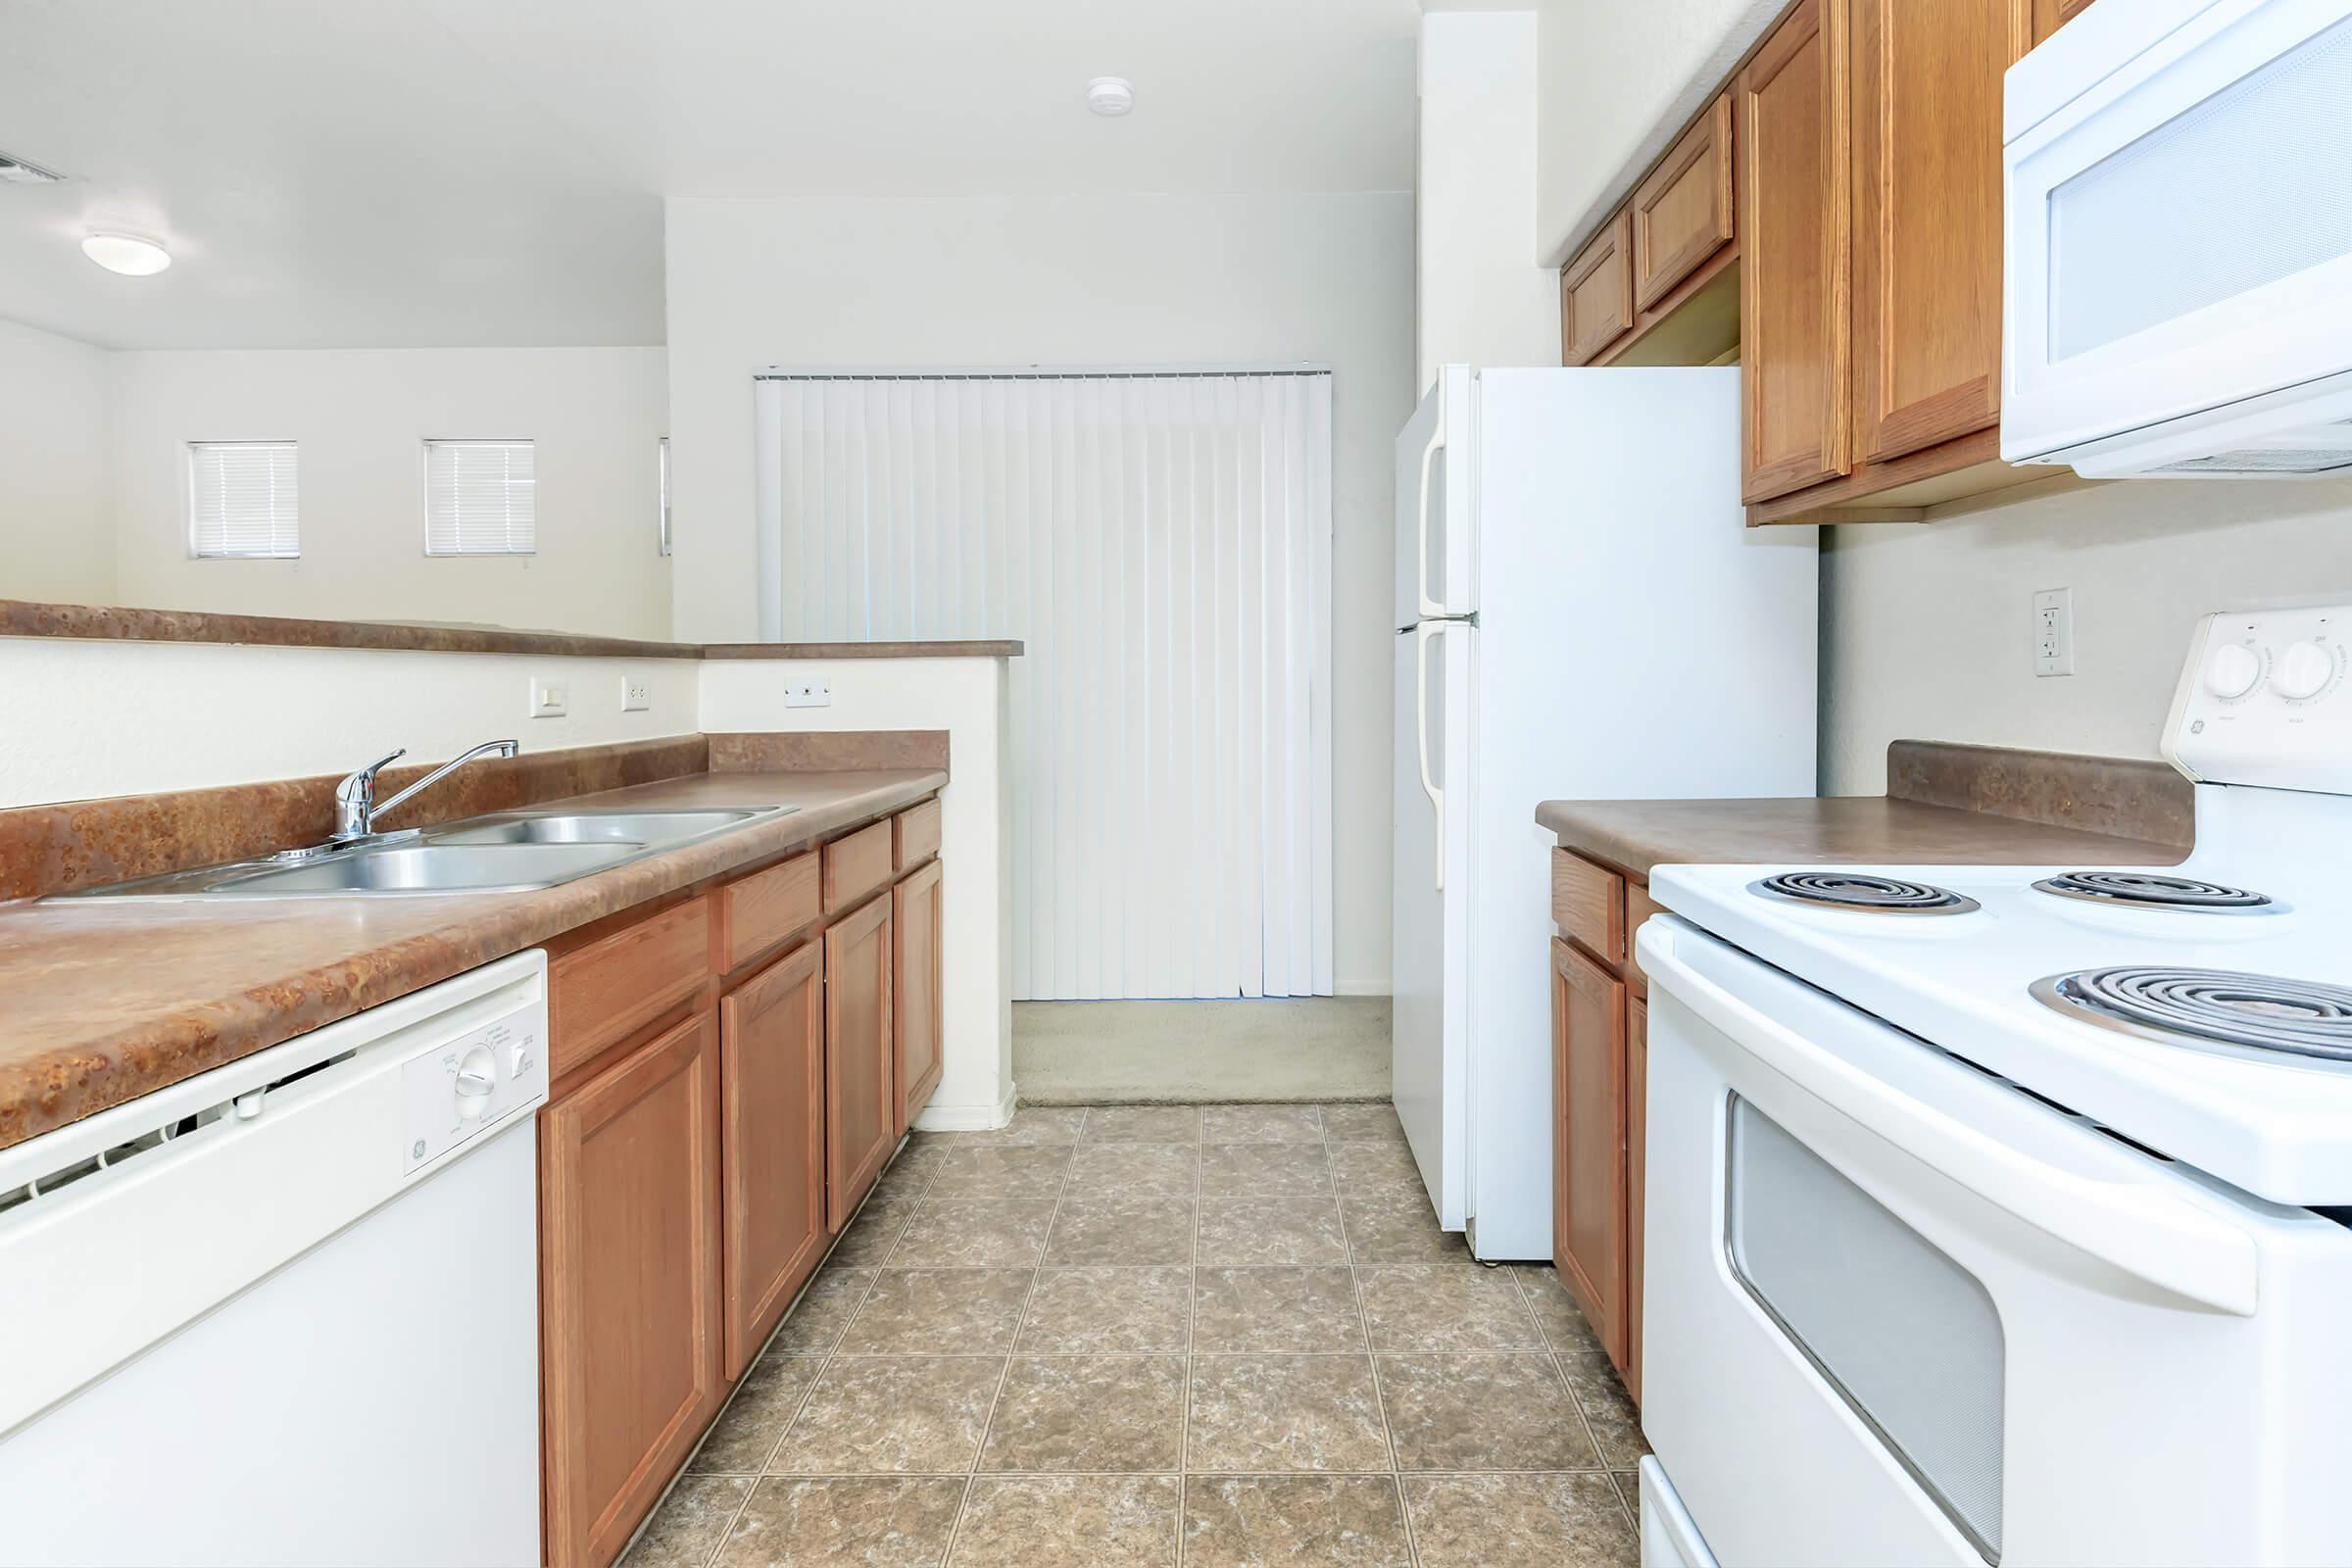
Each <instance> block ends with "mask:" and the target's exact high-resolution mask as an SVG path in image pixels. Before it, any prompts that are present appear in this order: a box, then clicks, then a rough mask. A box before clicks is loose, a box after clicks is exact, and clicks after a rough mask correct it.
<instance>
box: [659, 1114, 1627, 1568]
mask: <svg viewBox="0 0 2352 1568" xmlns="http://www.w3.org/2000/svg"><path fill="white" fill-rule="evenodd" d="M1647 1451H1648V1450H1647V1446H1646V1445H1644V1443H1643V1442H1642V1431H1641V1426H1640V1424H1639V1422H1638V1421H1637V1419H1636V1417H1635V1414H1634V1410H1633V1406H1632V1405H1631V1404H1630V1403H1629V1402H1628V1401H1627V1399H1626V1397H1625V1393H1624V1389H1623V1387H1622V1386H1621V1385H1620V1384H1619V1382H1618V1380H1617V1377H1616V1374H1615V1372H1614V1370H1613V1369H1612V1368H1611V1367H1610V1366H1609V1363H1608V1359H1607V1357H1606V1356H1605V1355H1604V1354H1602V1352H1601V1351H1600V1350H1599V1349H1598V1348H1597V1347H1596V1345H1595V1344H1594V1341H1593V1336H1592V1333H1591V1331H1590V1330H1589V1329H1588V1328H1587V1327H1586V1325H1585V1322H1584V1319H1583V1318H1582V1316H1580V1315H1579V1314H1578V1312H1577V1310H1576V1308H1575V1306H1574V1305H1573V1304H1572V1303H1571V1302H1570V1300H1569V1299H1568V1297H1567V1294H1566V1293H1565V1291H1564V1290H1563V1289H1562V1288H1561V1286H1560V1283H1559V1280H1558V1277H1557V1276H1556V1275H1554V1274H1553V1272H1552V1270H1551V1269H1550V1267H1549V1266H1548V1265H1545V1266H1540V1267H1539V1266H1526V1267H1505V1268H1499V1269H1488V1268H1483V1267H1481V1266H1480V1265H1479V1264H1477V1263H1476V1262H1474V1261H1472V1260H1471V1258H1470V1256H1469V1254H1468V1253H1467V1252H1466V1251H1464V1250H1463V1248H1462V1244H1461V1239H1460V1238H1459V1237H1458V1236H1448V1235H1446V1234H1445V1233H1443V1232H1441V1231H1440V1230H1439V1229H1438V1227H1437V1223H1436V1220H1435V1219H1434V1218H1433V1216H1432V1215H1431V1213H1430V1209H1429V1203H1428V1200H1427V1199H1426V1198H1425V1197H1424V1196H1423V1193H1422V1189H1421V1185H1420V1178H1419V1176H1418V1175H1417V1174H1416V1173H1415V1171H1414V1169H1413V1166H1412V1159H1411V1155H1410V1154H1409V1153H1408V1152H1407V1151H1406V1149H1405V1147H1404V1138H1403V1133H1402V1130H1401V1129H1400V1128H1399V1127H1398V1126H1397V1116H1396V1112H1395V1111H1394V1110H1392V1109H1391V1108H1390V1107H1389V1106H1387V1105H1385V1104H1348V1105H1322V1106H1316V1105H1175V1106H1168V1105H1154V1106H1144V1105H1135V1106H1096V1107H1091V1108H1088V1107H1033V1108H1025V1109H1023V1110H1022V1111H1021V1112H1020V1113H1019V1115H1017V1116H1016V1117H1015V1118H1014V1120H1013V1123H1012V1125H1011V1126H1010V1127H1008V1128H1005V1129H1004V1130H1002V1131H999V1132H993V1133H959V1134H942V1135H937V1136H924V1135H917V1136H916V1138H915V1139H914V1140H913V1141H912V1142H911V1143H909V1144H908V1146H907V1148H906V1150H904V1151H903V1152H901V1153H900V1155H899V1157H898V1159H897V1160H896V1161H895V1162H894V1163H893V1164H892V1166H891V1167H890V1169H889V1170H887V1171H886V1172H884V1174H883V1176H882V1179H881V1182H880V1183H879V1184H878V1186H877V1187H876V1189H875V1191H874V1195H873V1197H872V1198H871V1199H870V1200H868V1201H867V1203H866V1205H865V1208H864V1210H863V1211H862V1212H861V1213H860V1214H859V1215H858V1218H857V1220H856V1221H855V1222H854V1223H853V1224H852V1226H851V1228H850V1230H849V1232H848V1233H847V1234H846V1235H845V1236H844V1237H843V1238H842V1240H841V1243H840V1245H839V1246H838V1247H836V1248H835V1250H834V1252H833V1255H832V1256H831V1257H830V1258H828V1259H827V1261H826V1264H825V1267H824V1268H823V1270H822V1271H820V1273H819V1274H818V1276H817V1278H816V1279H815V1280H814V1281H813V1282H812V1283H811V1284H810V1286H809V1290H808V1291H807V1292H806V1293H805V1294H804V1296H803V1298H802V1299H801V1301H800V1302H799V1304H798V1305H796V1306H795V1307H794V1309H793V1311H792V1314H791V1315H790V1316H789V1317H788V1318H786V1320H785V1322H784V1324H783V1326H782V1327H781V1328H780V1329H778V1331H777V1333H776V1336H775V1338H774V1340H773V1341H772V1342H770V1344H769V1346H768V1348H767V1349H766V1350H765V1352H764V1353H763V1354H762V1356H761V1357H760V1361H759V1363H758V1364H757V1365H756V1366H755V1367H754V1368H753V1369H752V1371H751V1372H750V1373H749V1374H747V1375H746V1377H745V1379H744V1381H743V1384H742V1385H741V1388H740V1389H739V1391H738V1393H737V1395H736V1397H735V1400H734V1403H733V1404H732V1405H731V1406H730V1407H729V1408H728V1409H727V1411H726V1413H725V1414H723V1415H722V1416H721V1417H720V1418H719V1420H718V1423H717V1425H716V1426H715V1427H713V1428H712V1430H711V1435H710V1437H709V1439H708V1440H706V1442H705V1443H704V1445H703V1446H702V1449H701V1451H700V1452H698V1453H697V1454H696V1455H695V1457H694V1459H693V1460H692V1461H691V1462H690V1463H689V1464H688V1466H687V1473H686V1475H685V1476H684V1477H682V1478H681V1479H680V1481H679V1482H678V1484H677V1486H676V1487H675V1489H673V1491H672V1492H671V1494H670V1495H669V1497H668V1498H667V1499H666V1500H665V1501H664V1502H663V1503H662V1506H661V1508H660V1509H659V1510H658V1511H657V1512H656V1513H655V1515H654V1517H653V1519H652V1520H651V1521H649V1523H648V1524H647V1526H646V1528H645V1531H644V1532H643V1534H642V1535H641V1536H640V1538H639V1540H638V1541H637V1543H636V1544H635V1545H634V1546H633V1547H632V1548H631V1549H630V1553H629V1555H628V1557H627V1559H626V1562H627V1564H628V1568H682V1565H687V1564H693V1565H697V1568H708V1565H720V1568H800V1565H804V1564H818V1563H821V1564H856V1565H859V1568H885V1565H899V1564H908V1565H911V1564H930V1565H938V1564H942V1563H945V1564H949V1565H952V1568H977V1565H982V1564H1013V1565H1019V1568H1065V1565H1067V1568H1125V1565H1135V1568H1146V1565H1152V1568H1161V1565H1175V1564H1183V1565H1185V1568H1240V1565H1245V1564H1269V1565H1271V1564H1283V1565H1286V1568H1305V1565H1309V1564H1343V1565H1348V1568H1452V1565H1455V1564H1462V1565H1473V1564H1475V1565H1505V1564H1518V1563H1530V1564H1534V1563H1543V1564H1558V1565H1566V1568H1587V1565H1590V1568H1619V1565H1624V1568H1631V1565H1632V1564H1633V1563H1634V1562H1635V1561H1636V1557H1637V1552H1636V1548H1635V1519H1634V1512H1633V1510H1634V1507H1635V1491H1634V1475H1633V1469H1634V1466H1635V1463H1636V1462H1637V1461H1638V1460H1639V1459H1640V1458H1641V1456H1642V1454H1643V1453H1645V1452H1647Z"/></svg>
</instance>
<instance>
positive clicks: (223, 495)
mask: <svg viewBox="0 0 2352 1568" xmlns="http://www.w3.org/2000/svg"><path fill="white" fill-rule="evenodd" d="M295 477H296V475H295V453H294V443H293V442H291V441H191V442H189V443H188V549H189V551H190V553H191V554H193V555H196V556H199V557H219V558H221V559H223V560H235V559H240V558H243V559H252V560H268V559H271V558H292V557H295V556H299V555H301V554H302V538H301V528H300V519H299V516H298V513H299V511H300V505H299V503H300V500H301V497H300V494H299V487H298V486H297V484H296V482H295Z"/></svg>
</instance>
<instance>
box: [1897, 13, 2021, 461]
mask: <svg viewBox="0 0 2352 1568" xmlns="http://www.w3.org/2000/svg"><path fill="white" fill-rule="evenodd" d="M1852 4H1853V17H1854V155H1855V157H1854V167H1855V169H1856V171H1857V173H1858V182H1857V185H1856V189H1855V192H1854V356H1855V365H1854V373H1855V414H1856V421H1857V424H1858V426H1859V435H1860V440H1861V451H1862V456H1863V457H1865V458H1867V459H1869V460H1870V461H1871V462H1874V463H1878V462H1884V461H1885V460H1887V459H1888V458H1893V457H1899V456H1901V455H1902V454H1903V453H1906V452H1916V451H1918V450H1919V449H1920V448H1921V447H1927V446H1933V445H1935V444H1936V443H1937V442H1939V441H1948V440H1950V439H1952V438H1953V437H1954V436H1961V435H1967V434H1968V433H1969V432H1971V431H1973V430H1982V429H1985V427H1986V426H1988V425H1990V424H1993V423H1994V422H1996V421H1997V420H1998V419H1999V418H2000V417H2001V74H2002V73H2003V72H2005V71H2007V70H2008V69H2009V67H2010V65H2011V64H2012V63H2013V62H2015V61H2016V60H2017V58H2018V57H2019V56H2020V55H2022V54H2024V53H2025V52H2026V50H2027V49H2028V48H2030V47H2031V46H2032V43H2033V23H2034V19H2033V5H2034V0H1852Z"/></svg>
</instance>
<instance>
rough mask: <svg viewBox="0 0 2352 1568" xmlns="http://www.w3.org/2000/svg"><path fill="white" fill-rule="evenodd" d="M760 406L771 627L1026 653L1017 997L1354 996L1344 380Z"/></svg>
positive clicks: (1002, 382) (1154, 384)
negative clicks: (1339, 572) (1334, 560)
mask: <svg viewBox="0 0 2352 1568" xmlns="http://www.w3.org/2000/svg"><path fill="white" fill-rule="evenodd" d="M757 401H758V422H759V453H760V464H759V473H760V497H759V506H760V546H761V563H762V576H761V581H760V595H761V618H762V624H763V628H764V629H765V631H766V632H767V633H768V634H770V635H775V636H780V637H785V638H792V639H808V640H818V641H834V640H851V641H855V640H883V639H896V638H925V637H1018V638H1021V639H1023V640H1024V641H1025V642H1026V644H1027V654H1026V657H1024V658H1021V659H1017V660H1014V661H1012V662H1011V669H1010V682H1011V706H1012V714H1011V719H1012V746H1013V749H1014V752H1013V755H1014V762H1013V768H1012V773H1013V777H1012V861H1011V874H1012V884H1013V885H1012V904H1013V911H1012V912H1013V931H1012V963H1013V995H1014V996H1015V997H1017V998H1021V999H1024V1000H1076V999H1103V998H1131V997H1132V998H1143V997H1260V996H1274V997H1281V996H1306V995H1329V994H1330V993H1331V990H1332V941H1331V927H1332V896H1331V885H1332V878H1331V869H1332V868H1331V854H1332V844H1331V796H1332V778H1331V768H1332V762H1331V701H1330V692H1331V629H1330V604H1331V375H1330V373H1329V372H1328V371H1311V372H1299V371H1250V372H1234V373H1225V372H1216V373H1200V372H1169V373H1135V372H1120V373H1108V372H1105V373H1093V374H1090V373H1085V372H1073V373H1069V374H1045V375H1040V374H1018V375H1016V374H1009V373H1008V374H1004V375H966V374H956V375H937V376H932V375H913V374H907V375H809V376H803V375H789V374H784V373H781V372H779V373H776V374H773V375H770V376H766V377H762V378H761V379H760V382H759V383H758V399H757Z"/></svg>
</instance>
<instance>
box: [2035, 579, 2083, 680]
mask: <svg viewBox="0 0 2352 1568" xmlns="http://www.w3.org/2000/svg"><path fill="white" fill-rule="evenodd" d="M2074 672H2075V591H2074V590H2073V589H2072V588H2044V589H2043V590H2042V591H2041V592H2039V593H2037V594H2035V595H2034V674H2036V675H2072V674H2073V673H2074Z"/></svg>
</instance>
